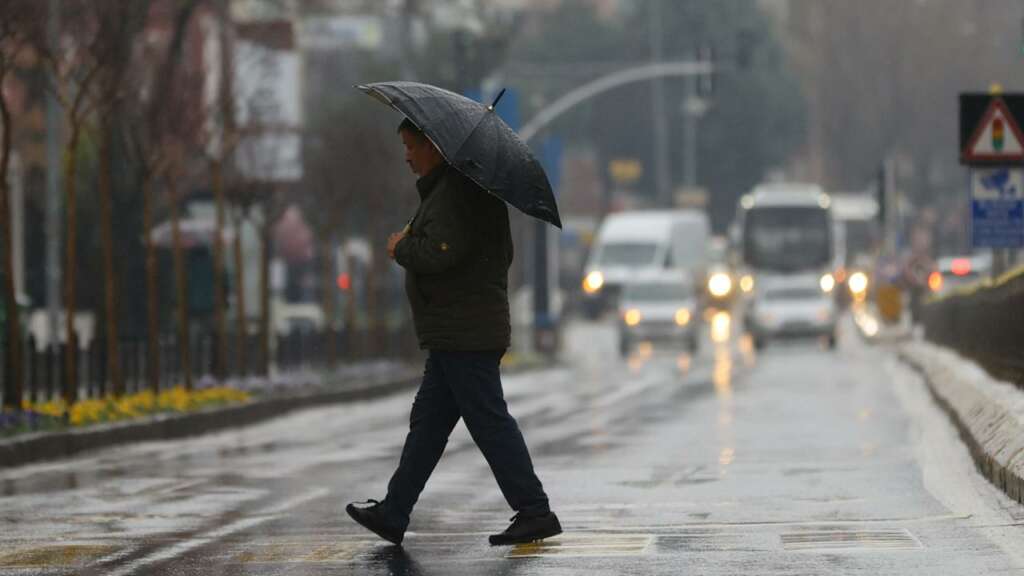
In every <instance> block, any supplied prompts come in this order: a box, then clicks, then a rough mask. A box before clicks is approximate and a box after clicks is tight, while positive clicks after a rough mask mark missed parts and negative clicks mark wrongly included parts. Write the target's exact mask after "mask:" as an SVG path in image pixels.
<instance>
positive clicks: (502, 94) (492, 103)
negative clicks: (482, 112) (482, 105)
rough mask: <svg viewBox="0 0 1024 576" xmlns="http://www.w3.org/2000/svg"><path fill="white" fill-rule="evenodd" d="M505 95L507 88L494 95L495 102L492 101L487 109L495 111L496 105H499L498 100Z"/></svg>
mask: <svg viewBox="0 0 1024 576" xmlns="http://www.w3.org/2000/svg"><path fill="white" fill-rule="evenodd" d="M504 95H505V89H504V88H502V89H501V92H498V95H497V96H495V97H494V102H491V105H490V106H488V107H487V109H488V110H490V111H491V112H494V107H495V106H497V105H498V101H499V100H501V97H502V96H504Z"/></svg>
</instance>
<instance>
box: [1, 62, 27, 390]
mask: <svg viewBox="0 0 1024 576" xmlns="http://www.w3.org/2000/svg"><path fill="white" fill-rule="evenodd" d="M2 79H3V76H2V75H0V85H2V84H3V82H2ZM3 98H4V97H3V94H0V118H2V122H3V136H2V138H3V141H2V142H0V227H2V228H3V238H2V239H0V242H2V243H3V251H4V254H3V258H4V262H3V266H4V306H5V307H6V310H7V320H6V322H7V354H6V357H7V361H8V362H10V367H11V372H10V378H9V379H7V380H5V382H6V386H5V389H4V391H3V394H4V408H8V409H14V410H18V409H20V408H21V399H22V394H23V389H22V376H21V330H20V322H19V320H20V315H19V314H18V296H17V293H16V292H15V289H14V236H13V234H12V232H11V209H10V204H9V201H8V194H10V186H9V185H8V176H9V170H10V166H11V132H12V130H11V114H10V110H8V108H7V102H6V101H5V100H4V99H3Z"/></svg>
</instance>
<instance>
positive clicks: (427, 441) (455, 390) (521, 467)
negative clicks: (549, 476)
mask: <svg viewBox="0 0 1024 576" xmlns="http://www.w3.org/2000/svg"><path fill="white" fill-rule="evenodd" d="M503 355H504V352H503V351H497V352H442V351H431V352H430V355H429V356H428V357H427V363H426V368H425V370H424V373H423V381H422V383H421V384H420V389H419V391H418V392H417V393H416V400H415V401H414V402H413V405H412V415H411V416H410V418H409V435H408V436H407V437H406V439H405V447H404V448H403V449H402V459H401V461H400V462H399V464H398V469H397V470H395V473H394V475H393V476H392V477H391V481H390V482H389V483H388V494H387V497H386V498H385V500H384V504H385V505H386V510H387V511H388V513H389V515H390V516H391V517H392V518H393V520H394V521H395V522H397V523H398V524H399V525H400V526H402V527H403V528H404V527H406V526H408V524H409V514H410V513H412V509H413V506H415V504H416V500H417V499H419V496H420V492H422V491H423V487H424V486H425V485H426V483H427V479H428V478H430V474H431V473H432V472H433V471H434V467H435V466H436V465H437V462H438V460H440V459H441V454H442V453H443V452H444V448H445V445H446V444H447V443H448V436H449V435H450V434H451V432H452V430H453V429H454V428H455V424H456V423H457V422H458V421H459V418H460V417H461V418H462V419H463V420H464V421H465V422H466V428H467V429H468V430H469V433H470V435H471V436H472V437H473V441H474V442H476V445H477V447H479V448H480V451H481V452H483V454H484V458H485V459H486V460H487V464H488V465H490V467H491V472H493V473H494V478H495V479H496V480H497V481H498V487H499V488H500V489H501V493H502V494H503V495H504V496H505V500H506V501H507V502H508V505H509V506H511V507H512V509H513V510H515V511H516V512H519V513H522V514H524V515H533V514H545V513H547V512H549V508H548V497H547V495H546V494H545V493H544V488H543V486H541V483H540V479H538V478H537V475H536V474H535V473H534V471H533V462H532V461H531V460H530V453H529V451H528V450H527V449H526V442H525V441H524V440H523V435H522V433H521V432H520V431H519V425H518V424H516V420H515V418H513V417H512V415H511V414H509V413H508V406H507V405H506V404H505V397H504V394H503V392H502V389H501V372H500V362H501V357H502V356H503Z"/></svg>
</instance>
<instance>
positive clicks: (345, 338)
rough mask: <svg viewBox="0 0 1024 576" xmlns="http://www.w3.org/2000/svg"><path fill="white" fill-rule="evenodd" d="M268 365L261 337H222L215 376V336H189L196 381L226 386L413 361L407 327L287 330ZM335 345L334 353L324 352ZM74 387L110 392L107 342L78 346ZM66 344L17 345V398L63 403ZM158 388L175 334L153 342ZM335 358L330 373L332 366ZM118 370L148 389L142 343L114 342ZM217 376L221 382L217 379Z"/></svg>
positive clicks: (172, 358) (175, 356)
mask: <svg viewBox="0 0 1024 576" xmlns="http://www.w3.org/2000/svg"><path fill="white" fill-rule="evenodd" d="M270 338H271V342H270V345H269V351H270V358H269V359H268V361H267V362H266V363H264V362H263V358H262V355H261V352H260V351H261V349H262V347H261V346H260V336H259V335H258V334H249V335H247V336H246V337H245V339H244V342H240V340H239V339H238V338H236V337H235V335H234V334H228V335H227V338H226V342H225V346H224V348H225V352H224V353H225V358H224V359H223V363H222V367H223V373H222V374H220V375H218V374H217V367H218V361H217V360H218V359H217V350H218V348H219V347H218V346H216V337H215V335H214V334H212V333H209V332H196V333H194V334H192V335H190V338H189V340H190V341H189V346H190V349H189V351H190V354H189V359H190V362H189V363H190V364H191V365H190V366H189V367H188V370H189V372H190V374H191V375H192V377H193V379H194V381H199V380H201V379H206V380H208V379H209V378H212V379H214V380H216V381H219V382H223V381H228V382H229V381H232V380H234V379H237V378H243V377H247V376H262V375H263V374H261V372H262V371H263V368H264V366H266V367H267V368H268V369H269V373H270V374H273V375H277V374H282V373H290V372H300V371H324V370H330V369H331V368H336V367H341V366H343V365H345V364H350V363H353V362H359V361H364V360H373V359H378V358H397V359H411V358H414V357H415V356H416V354H417V344H416V339H415V335H414V334H413V330H412V327H411V326H401V327H390V328H380V329H378V330H371V329H357V330H353V331H346V330H335V331H333V332H332V331H326V330H325V331H311V330H293V331H292V332H290V333H287V334H272V335H271V336H270ZM240 345H241V346H245V348H246V350H245V354H244V358H245V361H244V365H243V364H241V363H240V362H239V354H238V346H240ZM332 345H333V348H334V354H333V355H332V354H331V353H330V350H331V347H332ZM76 348H77V353H76V354H75V362H76V364H75V366H76V370H75V372H76V378H75V379H76V382H75V383H74V385H73V388H72V389H73V390H74V391H75V394H74V397H75V398H76V399H78V400H83V399H88V398H102V397H105V396H108V395H109V394H111V393H112V392H113V387H112V383H111V378H110V375H109V374H108V372H109V370H108V367H109V363H108V356H107V354H108V352H107V346H106V339H105V338H103V337H97V338H94V339H92V340H91V341H90V342H89V343H88V345H85V346H76ZM7 349H8V348H7V346H6V343H5V342H4V341H3V339H2V337H0V364H2V366H3V370H2V372H0V399H2V398H3V394H4V391H6V390H9V389H10V388H9V386H8V383H9V382H10V379H11V378H12V376H11V374H12V372H13V370H12V363H11V362H10V361H9V360H10V359H9V358H8V357H7ZM66 350H67V347H66V344H64V343H61V344H53V345H50V346H38V345H37V344H36V342H35V340H34V338H32V337H31V336H29V337H27V338H26V339H25V340H24V341H23V342H22V358H23V359H22V363H21V371H22V398H23V399H27V400H30V401H32V402H33V403H37V404H38V403H43V402H47V401H50V400H56V399H58V398H61V397H63V395H64V392H65V386H66V371H65V352H66ZM157 351H158V354H157V366H158V374H159V378H158V388H159V389H160V390H164V389H169V388H173V387H175V386H180V385H182V383H183V381H184V375H185V369H184V367H183V366H182V363H181V353H180V352H181V350H180V348H179V344H178V339H177V337H176V336H175V335H173V334H166V335H161V337H160V338H159V340H158V342H157ZM332 356H333V364H334V365H333V366H332ZM118 357H119V358H118V365H119V367H120V370H121V374H122V378H123V382H124V388H125V390H124V391H125V393H126V394H132V393H135V392H141V391H144V390H150V389H152V386H151V383H150V379H149V370H148V366H147V362H148V354H147V341H146V340H145V339H144V338H143V339H121V340H119V343H118ZM218 376H219V377H218Z"/></svg>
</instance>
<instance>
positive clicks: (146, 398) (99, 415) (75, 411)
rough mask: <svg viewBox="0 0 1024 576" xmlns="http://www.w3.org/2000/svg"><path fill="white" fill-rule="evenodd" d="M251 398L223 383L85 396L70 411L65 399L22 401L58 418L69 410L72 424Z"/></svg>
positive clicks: (28, 406) (233, 402) (35, 409)
mask: <svg viewBox="0 0 1024 576" xmlns="http://www.w3.org/2000/svg"><path fill="white" fill-rule="evenodd" d="M249 399H250V396H249V394H248V393H247V392H243V391H241V390H235V389H234V388H223V387H221V388H206V389H204V390H192V391H189V390H185V388H183V387H181V386H178V387H176V388H171V389H170V390H163V391H161V392H160V393H159V394H154V393H153V392H151V391H148V390H147V391H145V392H139V393H137V394H130V395H127V396H122V397H120V398H115V397H113V396H108V397H106V398H99V399H93V400H82V401H80V402H76V403H75V404H73V405H72V406H71V409H70V411H68V410H67V406H66V405H65V403H64V401H63V400H52V401H50V402H45V403H42V404H33V403H32V402H30V401H28V400H26V401H24V402H23V403H22V409H24V410H25V411H29V410H31V411H33V412H37V413H39V414H43V415H46V416H52V417H54V418H60V417H62V416H63V415H64V414H65V412H67V413H68V414H69V417H68V420H69V421H70V423H71V425H72V426H83V425H86V424H94V423H97V422H116V421H119V420H129V419H132V418H138V417H139V416H144V415H146V414H154V413H158V412H191V411H193V410H197V409H199V408H205V407H207V406H218V405H223V404H240V403H243V402H248V401H249Z"/></svg>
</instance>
